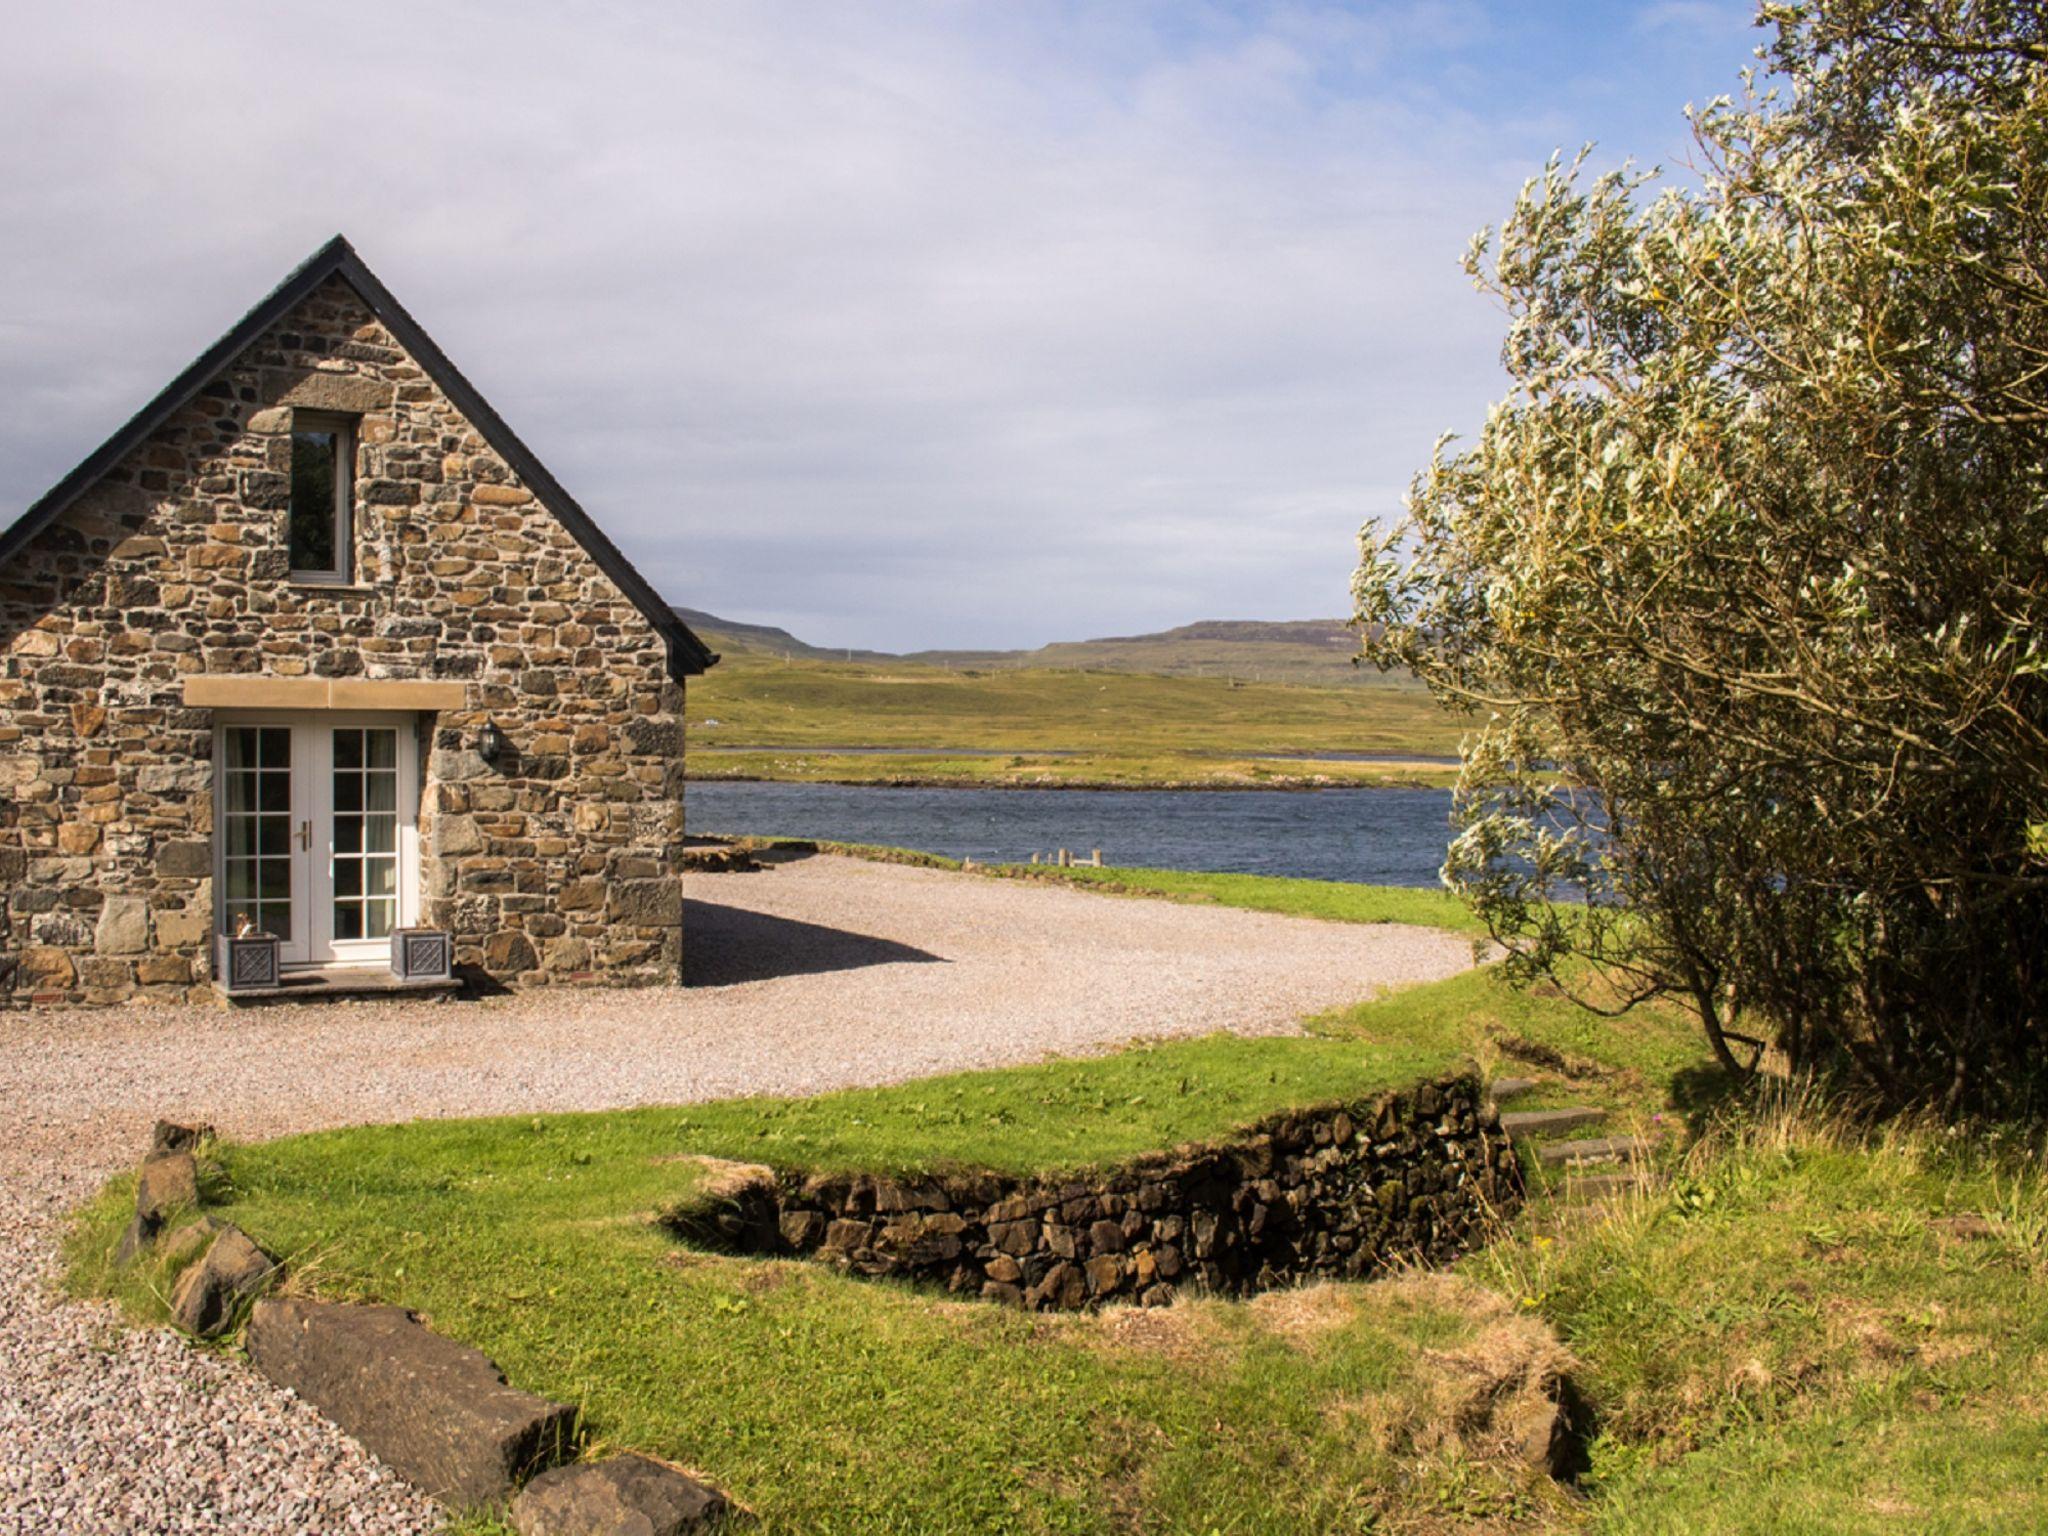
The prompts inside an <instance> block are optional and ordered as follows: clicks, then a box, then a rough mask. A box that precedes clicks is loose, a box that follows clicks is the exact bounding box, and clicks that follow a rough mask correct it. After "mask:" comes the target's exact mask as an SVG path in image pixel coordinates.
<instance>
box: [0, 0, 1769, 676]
mask: <svg viewBox="0 0 2048 1536" xmlns="http://www.w3.org/2000/svg"><path fill="white" fill-rule="evenodd" d="M7 9H8V12H9V15H8V34H9V46H8V47H7V49H5V50H4V51H0V278H4V281H0V401H4V402H5V408H4V411H0V521H7V520H11V519H12V518H13V516H15V515H16V514H17V513H18V512H19V511H20V510H21V509H22V508H23V507H25V506H26V505H27V504H28V503H29V502H31V501H33V500H34V499H35V497H36V496H38V495H39V494H41V492H42V491H43V490H45V489H46V488H47V487H48V486H49V485H50V484H51V483H53V482H54V481H55V480H56V479H58V478H59V477H60V476H61V475H62V474H63V473H64V472H65V471H66V470H68V469H69V468H70V467H71V466H72V465H73V464H74V463H76V462H77V461H78V460H80V459H82V458H83V457H85V455H86V454H87V453H88V452H89V451H90V450H91V449H92V448H93V447H94V446H96V445H97V444H98V443H99V442H100V441H101V440H102V439H103V438H105V437H106V436H107V435H108V434H109V433H110V432H112V431H113V429H114V428H115V427H116V426H118V425H119V424H120V423H121V422H122V421H124V420H125V419H126V418H127V417H128V416H129V414H131V413H132V412H133V411H134V410H135V409H136V407H138V406H139V405H140V404H142V402H143V401H145V400H146V399H147V398H148V397H149V396H150V395H151V394H153V393H154V392H155V391H156V390H157V389H158V388H160V387H161V386H162V385H163V384H164V383H165V382H166V381H167V380H168V379H169V378H170V377H171V376H172V375H173V374H174V373H176V372H177V371H178V370H179V369H181V368H182V367H183V366H184V365H185V364H186V363H187V362H189V361H190V360H191V359H192V358H193V357H194V356H196V355H197V354H198V353H199V352H200V351H201V350H202V349H203V348H204V347H205V346H206V345H208V344H209V343H210V342H211V341H212V340H213V339H214V338H215V337H216V336H218V335H219V334H220V333H221V332H222V331H224V330H225V329H226V328H227V327H228V326H229V325H230V324H231V323H232V322H233V321H234V320H235V319H236V318H237V317H239V316H240V315H241V314H242V313H243V312H244V311H245V310H246V309H247V308H248V307H249V306H250V305H251V304H252V303H254V302H255V301H256V300H257V299H258V298H260V297H261V296H262V295H263V294H264V293H265V292H266V291H268V290H269V288H270V287H272V286H273V285H274V284H275V283H276V282H277V281H278V280H279V279H280V278H282V277H283V276H284V274H285V273H286V272H287V271H289V270H290V269H291V268H292V267H293V266H294V265H296V264H297V263H298V262H299V261H301V260H302V259H304V257H306V256H307V255H308V254H310V253H311V252H312V251H313V250H314V249H315V248H317V247H318V246H319V245H320V244H321V243H322V242H323V241H325V240H326V239H327V238H328V237H329V236H330V235H332V234H334V233H335V232H336V231H340V232H342V233H344V234H346V235H347V236H348V237H349V239H350V240H351V241H352V242H353V243H354V244H355V246H356V249H357V250H358V251H359V252H360V253H361V254H362V256H363V257H364V259H365V260H366V261H367V262H368V263H369V264H370V266H371V267H372V268H373V269H374V270H375V271H376V272H377V273H378V275H379V276H380V277H382V278H383V279H384V281H385V283H386V284H387V285H388V286H390V287H391V288H392V290H393V291H394V292H396V293H397V295H398V296H399V298H400V300H401V301H402V302H403V303H404V304H405V305H406V307H407V308H408V309H410V310H411V312H412V313H413V315H414V316H415V317H416V318H417V319H419V320H420V322H421V323H422V324H424V325H425V326H426V328H427V329H428V330H429V331H430V332H431V333H432V334H433V335H434V337H435V338H436V340H438V341H439V342H440V344H441V346H442V348H443V349H444V350H445V351H446V352H447V353H448V354H449V355H450V356H451V357H453V358H454V359H455V361H456V363H457V364H458V366H460V367H461V368H462V369H463V371H464V372H465V374H467V375H468V377H469V378H470V379H471V381H472V382H473V383H475V384H476V385H477V386H478V387H479V388H480V389H482V391H483V392H484V393H485V395H487V396H488V397H489V398H490V400H491V402H492V403H493V404H494V405H495V406H496V407H497V408H498V410H499V412H500V414H501V415H503V416H504V417H505V418H506V419H507V420H508V421H509V422H510V423H511V424H512V426H513V429H514V430H515V431H517V432H518V433H519V434H520V435H521V437H523V438H524V439H525V440H526V442H527V444H528V445H529V446H530V447H531V448H533V449H534V451H535V452H537V453H538V454H539V455H540V456H541V458H542V459H543V460H545V461H546V462H547V464H548V466H549V467H550V468H551V469H553V470H554V472H555V474H556V477H557V478H558V479H560V480H561V481H562V482H563V483H564V484H565V485H567V486H568V487H570V489H571V490H572V491H573V492H574V493H575V495H576V496H577V498H578V500H579V501H581V502H582V504H583V506H584V507H585V508H586V509H587V510H588V511H589V512H590V513H591V514H592V515H593V516H594V517H595V518H596V519H597V520H598V522H599V523H600V524H601V525H602V526H603V527H604V528H605V530H606V531H607V532H608V533H609V534H610V535H611V536H612V538H613V539H614V541H615V542H617V543H618V544H619V545H620V547H621V548H623V549H624V550H625V552H626V553H627V555H628V556H629V557H630V558H631V559H632V560H633V562H634V563H635V564H636V565H637V566H638V567H639V568H640V569H641V571H642V572H643V573H644V574H646V575H647V577H648V578H649V579H650V580H651V581H652V582H653V583H654V585H655V586H656V587H657V588H658V589H659V590H661V591H662V592H663V593H664V594H666V595H667V596H668V597H669V598H670V600H671V601H673V602H676V603H679V604H683V605H685V606H690V607H697V608H706V609H710V610H711V611H713V612H716V613H719V614H722V615H725V616H727V617H731V618H739V619H746V620H751V621H754V622H762V623H772V624H781V625H784V626H786V627H788V628H789V629H791V630H792V631H794V632H795V633H797V634H798V635H800V636H801V637H803V638H804V639H806V640H810V641H812V642H815V643H819V644H826V645H848V646H869V647H876V648H880V649H888V650H909V649H917V648H924V647H1013V646H1033V645H1038V644H1041V643H1044V642H1047V641H1051V640H1063V639H1081V638H1088V637H1093V636H1101V635H1114V634H1132V633H1139V632H1144V631H1149V630H1153V629H1158V628H1164V627H1167V626H1170V625H1174V624H1181V623H1186V622H1190V621H1192V620H1196V619H1213V618H1262V619H1290V618H1311V617H1333V616H1338V615H1341V614H1342V613H1344V612H1345V611H1346V603H1347V599H1346V592H1347V587H1348V582H1349V578H1350V573H1351V569H1352V565H1353V563H1354V560H1355V553H1356V536H1357V532H1358V529H1359V527H1360V525H1361V524H1362V523H1364V522H1366V521H1367V520H1369V519H1372V518H1379V517H1386V516H1391V515H1394V514H1395V513H1397V512H1398V509H1399V506H1400V501H1401V496H1402V493H1403V491H1404V489H1405V487H1406V485H1407V483H1408V481H1409V478H1410V477H1411V476H1412V475H1413V473H1414V472H1415V471H1416V470H1417V469H1418V468H1419V467H1420V466H1422V465H1423V464H1424V463H1426V462H1427V459H1428V457H1429V451H1430V446H1431V444H1432V443H1433V442H1434V441H1435V439H1436V438H1437V437H1438V435H1439V434H1440V433H1443V432H1447V431H1455V432H1461V433H1470V432H1472V431H1474V430H1476V429H1477V427H1478V425H1479V424H1480V423H1481V421H1482V420H1483V419H1484V415H1485V411H1486V407H1487V404H1488V403H1489V401H1491V400H1493V399H1494V398H1496V397H1497V396H1498V395H1499V394H1500V393H1501V392H1502V387H1503V380H1502V376H1501V374H1500V372H1499V367H1498V362H1497V356H1498V348H1499V341H1500V335H1501V329H1502V320H1501V317H1500V315H1499V314H1498V312H1497V311H1496V310H1495V309H1494V307H1493V305H1492V303H1491V301H1489V300H1488V299H1486V298H1485V297H1484V296H1482V295H1480V294H1478V293H1476V292H1474V290H1473V289H1472V287H1471V285H1470V283H1469V281H1468V280H1467V278H1466V277H1465V275H1464V273H1463V272H1462V271H1461V270H1460V267H1459V257H1460V256H1461V254H1462V252H1463V250H1464V248H1465V245H1466V242H1467V240H1468V239H1469V238H1470V236H1471V235H1472V233H1473V232H1474V231H1475V230H1477V229H1478V228H1479V227H1481V226H1482V225H1486V224H1490V223H1495V222H1497V221H1498V220H1499V219H1500V217H1501V216H1502V215H1503V214H1504V213H1505V212H1506V210H1507V209H1508V208H1509V206H1510V205H1511V203H1512V201H1513V198H1514V194H1515V191H1516V189H1517V188H1518V187H1519V186H1520V184H1521V183H1522V182H1523V180H1524V179H1525V178H1527V177H1528V176H1529V175H1531V174H1532V173H1534V172H1536V171H1537V170H1539V169H1540V168H1541V166H1542V163H1543V161H1544V159H1545V157H1546V156H1547V155H1549V154H1550V153H1551V152H1552V151H1553V150H1556V149H1559V148H1563V149H1565V150H1567V151H1570V150H1574V149H1576V148H1577V147H1579V146H1580V145H1582V144H1585V143H1587V142H1592V143H1594V144H1595V145H1596V149H1595V156H1594V159H1595V164H1596V165H1597V166H1600V167H1603V168H1604V167H1606V166H1609V165H1613V164H1618V163H1620V162H1621V161H1622V160H1623V159H1625V158H1633V159H1635V160H1636V161H1637V162H1639V163H1644V164H1666V165H1677V164H1680V163H1682V161H1683V159H1684V157H1685V155H1686V153H1687V150H1688V146H1689V142H1690V141H1689V138H1688V134H1687V128H1686V123H1685V118H1684V114H1683V109H1684V107H1685V105H1686V104H1687V103H1688V102H1704V101H1705V100H1707V99H1709V98H1711V97H1712V96H1714V95H1717V94H1720V93H1723V92H1727V91H1731V90H1733V89H1735V88H1736V86H1737V84H1738V82H1739V73H1740V71H1741V70H1742V68H1743V67H1744V66H1745V65H1746V64H1748V63H1749V62H1750V50H1751V49H1753V48H1754V47H1755V45H1756V43H1757V42H1758V41H1759V40H1760V34H1759V33H1757V32H1756V31H1755V30H1754V29H1753V28H1752V27H1751V25H1750V15H1751V11H1752V9H1753V7H1752V5H1751V3H1750V0H1586V3H1567V0H1521V3H1513V0H1502V3H1497V4H1486V3H1478V0H1469V3H1460V0H1443V3H1385V4H1380V3H1364V0H1359V3H1352V4H1343V5H1320V4H1308V3H1304V4H1283V5H1221V4H1218V5H1210V4H1201V3H1159V4H1148V3H1130V4H1119V3H1095V4H1081V3H1074V4H1064V5H1063V4H1054V3H1038V0H986V3H971V0H944V3H941V0H932V3H924V0H889V3H886V4H883V3H869V4H854V3H848V0H819V3H814V4H789V3H781V0H749V3H747V4H743V5H739V4H725V5H710V4H698V3H646V4H628V3H581V4H577V5H574V6H570V5H563V4H560V3H559V0H551V3H547V4H539V3H526V0H506V3H500V4H481V3H469V4H464V3H446V0H410V3H406V4H383V3H364V0H352V3H351V4H350V5H349V6H347V7H345V8H343V9H342V10H340V11H337V10H335V9H334V8H332V7H321V6H305V5H277V4H275V3H268V0H266V3H246V0H213V3H211V4H209V5H207V6H205V7H203V8H193V7H190V6H181V5H165V4H162V3H161V0H150V3H147V4H133V5H131V4H126V3H115V0H95V3H93V4H89V5H30V4H27V3H23V0H10V3H9V5H8V7H7Z"/></svg>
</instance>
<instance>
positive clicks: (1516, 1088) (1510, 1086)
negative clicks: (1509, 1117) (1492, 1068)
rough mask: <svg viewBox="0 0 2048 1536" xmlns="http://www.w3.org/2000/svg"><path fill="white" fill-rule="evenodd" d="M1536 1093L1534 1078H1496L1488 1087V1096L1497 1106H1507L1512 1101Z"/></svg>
mask: <svg viewBox="0 0 2048 1536" xmlns="http://www.w3.org/2000/svg"><path fill="white" fill-rule="evenodd" d="M1535 1091H1536V1079H1535V1078H1533V1077H1496V1078H1495V1079H1494V1080H1493V1081H1492V1082H1491V1083H1489V1084H1487V1086H1486V1096H1487V1097H1488V1098H1489V1099H1491V1100H1493V1102H1494V1103H1496V1104H1505V1103H1507V1102H1508V1100H1510V1099H1519V1098H1520V1097H1521V1096H1522V1095H1523V1094H1525V1093H1534V1092H1535Z"/></svg>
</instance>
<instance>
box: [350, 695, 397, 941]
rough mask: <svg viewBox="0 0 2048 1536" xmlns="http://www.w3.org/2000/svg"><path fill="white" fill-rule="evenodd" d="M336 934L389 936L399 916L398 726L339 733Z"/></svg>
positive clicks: (374, 937) (363, 936) (364, 937)
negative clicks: (389, 728) (396, 727)
mask: <svg viewBox="0 0 2048 1536" xmlns="http://www.w3.org/2000/svg"><path fill="white" fill-rule="evenodd" d="M334 813H335V814H334V937H335V939H336V940H337V941H340V940H345V939H380V938H386V937H389V935H390V933H391V930H392V929H393V928H394V927H396V926H397V922H398V901H397V895H398V732H397V731H395V730H381V729H368V730H337V731H336V732H335V733H334Z"/></svg>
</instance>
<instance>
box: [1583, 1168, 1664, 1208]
mask: <svg viewBox="0 0 2048 1536" xmlns="http://www.w3.org/2000/svg"><path fill="white" fill-rule="evenodd" d="M1647 1187H1648V1186H1646V1185H1645V1184H1644V1182H1643V1176H1642V1175H1641V1174H1640V1173H1636V1172H1633V1171H1632V1172H1629V1173H1587V1174H1580V1175H1578V1176H1577V1177H1575V1178H1570V1179H1567V1180H1565V1186H1564V1192H1565V1194H1566V1196H1567V1197H1568V1198H1570V1199H1573V1200H1584V1201H1587V1202H1589V1203H1597V1202H1599V1201H1602V1200H1612V1199H1614V1198H1615V1197H1616V1196H1618V1195H1629V1194H1633V1193H1635V1192H1636V1191H1637V1190H1639V1189H1644V1188H1647Z"/></svg>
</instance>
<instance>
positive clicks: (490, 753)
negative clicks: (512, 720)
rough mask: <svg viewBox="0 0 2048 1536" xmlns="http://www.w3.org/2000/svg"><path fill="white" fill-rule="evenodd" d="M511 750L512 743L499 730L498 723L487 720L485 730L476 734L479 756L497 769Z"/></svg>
mask: <svg viewBox="0 0 2048 1536" xmlns="http://www.w3.org/2000/svg"><path fill="white" fill-rule="evenodd" d="M511 750H512V743H511V742H509V741H507V740H506V739H505V733H504V732H503V731H501V730H499V729H498V722H497V721H495V720H490V719H486V720H485V721H484V728H483V729H482V730H480V731H478V732H477V733H476V751H477V756H479V757H481V758H482V759H483V760H484V761H485V762H487V763H489V764H490V765H491V766H492V767H493V768H495V767H497V766H498V764H499V762H500V761H501V760H502V759H503V758H504V756H505V754H506V753H508V752H510V751H511Z"/></svg>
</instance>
